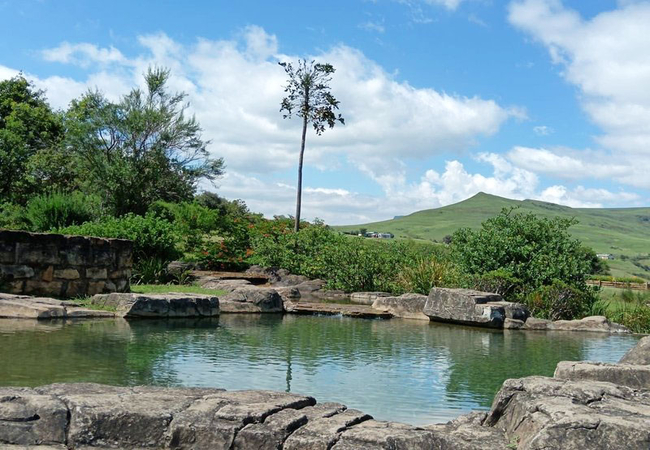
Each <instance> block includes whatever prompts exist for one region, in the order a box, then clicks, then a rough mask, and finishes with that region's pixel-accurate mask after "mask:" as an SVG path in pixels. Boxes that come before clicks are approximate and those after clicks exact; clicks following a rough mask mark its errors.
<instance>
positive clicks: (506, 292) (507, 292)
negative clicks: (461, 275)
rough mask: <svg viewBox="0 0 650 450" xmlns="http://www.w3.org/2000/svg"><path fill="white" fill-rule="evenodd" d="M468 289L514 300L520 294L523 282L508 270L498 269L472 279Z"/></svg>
mask: <svg viewBox="0 0 650 450" xmlns="http://www.w3.org/2000/svg"><path fill="white" fill-rule="evenodd" d="M469 280H470V281H469V283H466V284H468V287H470V288H472V289H476V290H478V291H483V292H494V293H495V294H499V295H501V296H503V297H508V298H514V297H516V296H517V294H518V293H519V292H520V288H521V280H519V279H518V278H516V277H515V276H513V275H512V273H510V272H509V271H508V270H506V269H496V270H492V271H490V272H487V273H484V274H481V275H476V276H473V277H470V279H469Z"/></svg>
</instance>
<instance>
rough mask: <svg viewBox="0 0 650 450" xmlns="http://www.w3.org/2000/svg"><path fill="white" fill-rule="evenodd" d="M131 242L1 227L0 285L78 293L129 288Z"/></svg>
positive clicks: (30, 290) (14, 291) (8, 289)
mask: <svg viewBox="0 0 650 450" xmlns="http://www.w3.org/2000/svg"><path fill="white" fill-rule="evenodd" d="M132 254H133V243H132V242H131V241H127V240H123V239H102V238H95V237H84V236H65V235H62V234H46V233H28V232H25V231H10V230H0V291H4V292H9V293H12V294H29V295H47V296H54V297H64V298H69V297H80V296H88V295H94V294H101V293H110V292H129V290H130V284H129V279H130V277H131V268H132V266H133V258H132Z"/></svg>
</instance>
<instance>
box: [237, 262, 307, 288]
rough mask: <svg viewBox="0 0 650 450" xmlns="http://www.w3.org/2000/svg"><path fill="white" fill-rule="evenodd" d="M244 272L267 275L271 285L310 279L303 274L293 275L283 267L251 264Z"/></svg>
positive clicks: (291, 283)
mask: <svg viewBox="0 0 650 450" xmlns="http://www.w3.org/2000/svg"><path fill="white" fill-rule="evenodd" d="M245 273H247V274H252V275H258V276H260V275H261V276H265V277H268V280H269V282H270V283H271V284H272V285H273V286H296V285H298V284H301V283H305V282H308V281H310V280H309V278H307V277H305V276H302V275H293V274H291V273H289V272H288V271H287V270H285V269H278V268H274V267H261V266H251V267H249V268H248V269H247V270H246V272H245Z"/></svg>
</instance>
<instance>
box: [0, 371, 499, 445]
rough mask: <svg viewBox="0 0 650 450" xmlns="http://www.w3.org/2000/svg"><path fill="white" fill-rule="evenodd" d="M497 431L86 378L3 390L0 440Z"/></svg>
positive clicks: (263, 439)
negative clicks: (423, 425) (402, 421)
mask: <svg viewBox="0 0 650 450" xmlns="http://www.w3.org/2000/svg"><path fill="white" fill-rule="evenodd" d="M484 416H485V413H483V415H482V416H481V417H484ZM461 429H462V430H465V431H463V432H460V431H459V430H461ZM470 429H472V430H474V431H471V432H470V431H468V430H470ZM495 433H496V432H495V431H494V430H492V429H487V428H486V429H481V426H480V423H478V422H477V421H476V420H464V421H457V422H456V423H452V424H450V425H448V426H444V425H443V426H438V427H436V428H435V429H434V428H432V429H426V428H421V427H413V426H410V425H405V424H399V423H393V422H377V421H375V420H373V419H372V417H371V416H369V415H368V414H365V413H363V412H361V411H357V410H354V409H348V408H346V407H345V405H341V404H339V403H323V404H316V400H314V399H313V398H312V397H309V396H304V395H297V394H290V393H285V392H273V391H223V390H220V389H200V388H165V387H115V386H106V385H100V384H91V383H79V384H67V383H62V384H53V385H48V386H42V387H39V388H33V389H32V388H0V443H1V445H0V446H2V448H12V449H20V450H22V449H23V448H24V449H26V448H38V449H43V450H51V449H57V450H59V449H61V450H62V449H67V448H75V449H103V448H119V449H144V448H156V449H196V450H203V449H205V450H208V449H209V450H220V449H260V450H265V449H269V450H271V449H300V450H302V449H324V450H327V449H332V448H334V449H338V450H342V449H344V450H345V449H387V450H388V449H391V450H401V449H403V450H407V449H408V450H419V449H422V450H424V449H427V450H428V449H459V450H469V449H472V450H473V449H478V448H486V447H480V446H479V445H480V444H481V443H482V444H488V445H489V444H492V443H495V442H497V443H499V444H502V443H503V438H502V440H501V441H498V440H496V439H495V438H494V435H495ZM497 434H498V433H497ZM488 438H489V439H488ZM478 439H481V440H480V441H478ZM487 448H505V447H503V446H496V447H495V446H492V447H489V446H488V447H487Z"/></svg>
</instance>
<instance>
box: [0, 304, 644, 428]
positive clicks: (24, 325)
mask: <svg viewBox="0 0 650 450" xmlns="http://www.w3.org/2000/svg"><path fill="white" fill-rule="evenodd" d="M637 340H638V337H635V336H609V335H600V334H597V333H541V332H505V333H504V332H500V331H491V330H482V329H478V328H468V327H458V326H451V325H440V324H430V323H428V322H422V321H406V320H396V319H394V320H361V319H350V318H342V317H305V316H290V315H285V316H281V315H266V316H256V315H223V316H222V317H221V318H219V319H203V320H185V319H177V320H147V321H132V322H126V321H120V320H118V321H113V320H105V321H87V322H77V323H67V324H64V323H56V322H47V323H40V322H39V323H36V322H33V321H13V320H0V361H2V362H3V364H2V365H1V366H0V385H13V386H27V385H29V386H37V385H41V384H47V383H53V382H64V381H67V382H75V381H92V382H98V383H109V384H116V385H135V384H155V385H165V386H204V387H221V388H226V389H272V390H282V391H285V390H288V391H291V392H296V393H302V394H308V395H312V396H314V397H316V398H317V399H318V400H319V401H320V402H324V401H338V402H341V403H345V404H346V405H348V406H349V407H352V408H357V409H360V410H362V411H364V412H367V413H369V414H371V415H373V416H374V417H375V418H377V419H380V420H396V421H400V422H407V423H411V424H426V423H435V422H445V421H447V420H450V419H453V418H454V417H457V416H458V415H459V414H463V413H465V412H468V411H470V410H474V409H487V408H489V406H490V404H491V402H492V398H493V397H494V394H495V393H496V391H497V390H498V389H499V387H500V386H501V384H502V383H503V381H504V380H505V379H507V378H517V377H522V376H528V375H548V376H550V375H552V374H553V371H554V370H555V366H556V364H557V362H558V361H562V360H583V359H588V360H593V361H605V362H614V361H617V360H618V359H619V358H620V357H621V356H622V355H623V354H624V353H625V352H626V351H627V350H628V349H629V348H631V347H632V346H633V345H634V344H635V343H636V341H637Z"/></svg>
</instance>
